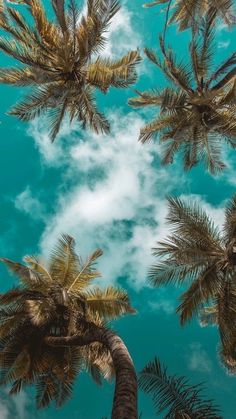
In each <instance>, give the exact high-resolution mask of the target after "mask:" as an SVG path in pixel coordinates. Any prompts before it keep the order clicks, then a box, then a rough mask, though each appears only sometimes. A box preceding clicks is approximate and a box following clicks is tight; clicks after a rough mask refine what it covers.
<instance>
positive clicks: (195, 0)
mask: <svg viewBox="0 0 236 419" xmlns="http://www.w3.org/2000/svg"><path fill="white" fill-rule="evenodd" d="M165 3H168V8H170V7H171V6H172V3H173V13H172V15H171V17H170V19H169V23H171V22H176V23H178V24H179V29H180V30H181V31H182V30H185V29H187V28H189V27H191V26H192V25H193V24H194V25H195V26H196V27H197V26H198V24H199V22H200V20H201V19H202V16H204V15H205V14H206V13H207V12H208V11H209V10H210V9H211V10H213V11H214V12H215V14H216V16H218V17H220V18H221V19H223V20H224V22H225V23H226V24H227V25H231V24H233V23H235V17H234V10H233V0H176V1H175V2H173V0H156V1H153V2H152V3H146V4H144V7H153V6H157V5H160V4H165Z"/></svg>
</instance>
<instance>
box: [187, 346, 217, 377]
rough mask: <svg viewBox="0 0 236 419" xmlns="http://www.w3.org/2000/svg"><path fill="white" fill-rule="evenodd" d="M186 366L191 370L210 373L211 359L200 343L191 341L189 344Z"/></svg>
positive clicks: (211, 367)
mask: <svg viewBox="0 0 236 419" xmlns="http://www.w3.org/2000/svg"><path fill="white" fill-rule="evenodd" d="M188 349H189V350H188V355H187V356H186V358H187V366H188V368H189V369H190V370H191V371H198V372H203V373H208V374H209V373H211V372H212V369H213V365H212V361H211V359H210V357H209V356H208V354H207V352H206V350H205V349H203V347H202V345H201V343H199V342H193V343H191V344H190V345H189V348H188Z"/></svg>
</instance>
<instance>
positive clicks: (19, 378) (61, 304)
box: [0, 235, 134, 407]
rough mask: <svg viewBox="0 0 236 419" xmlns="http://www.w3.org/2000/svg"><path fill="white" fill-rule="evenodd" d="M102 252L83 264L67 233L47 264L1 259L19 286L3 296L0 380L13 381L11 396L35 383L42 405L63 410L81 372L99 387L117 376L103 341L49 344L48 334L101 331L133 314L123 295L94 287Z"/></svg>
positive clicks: (29, 258) (82, 334)
mask: <svg viewBox="0 0 236 419" xmlns="http://www.w3.org/2000/svg"><path fill="white" fill-rule="evenodd" d="M101 254H102V251H101V250H100V249H98V250H96V251H95V252H94V253H93V254H92V255H91V256H89V258H88V259H87V260H86V261H85V262H82V260H81V258H80V256H79V255H78V254H77V253H75V242H74V240H73V239H72V238H71V237H70V236H67V235H65V236H62V237H61V239H60V240H59V241H58V245H57V246H56V248H55V249H54V250H53V252H52V254H51V258H50V261H49V264H48V265H47V266H44V265H43V264H42V263H41V262H40V261H39V260H38V259H37V258H35V257H32V256H27V257H25V262H26V264H25V265H23V264H21V263H17V262H13V261H11V260H9V259H1V260H2V261H3V262H4V263H5V264H6V265H7V266H8V267H9V268H10V270H11V271H12V272H13V273H15V274H17V275H18V277H19V279H20V282H21V286H19V287H17V288H13V289H12V290H10V291H8V292H6V293H4V294H2V295H1V296H0V305H1V306H2V307H1V309H0V314H1V320H0V345H1V354H0V368H1V376H0V378H1V384H9V383H12V387H11V390H10V393H11V394H15V393H18V392H19V391H20V390H21V388H22V387H24V386H26V385H31V384H35V385H36V401H37V406H38V407H44V406H46V405H48V404H49V403H50V401H53V400H55V402H56V404H57V406H60V405H61V404H62V403H63V402H64V401H65V400H66V399H67V398H68V397H69V396H70V395H71V392H72V385H73V381H74V380H75V377H76V375H77V374H78V373H79V371H80V370H81V369H83V368H85V369H86V370H87V371H88V372H90V374H91V376H92V377H93V378H94V379H95V381H96V382H98V383H101V377H102V376H104V377H105V378H109V377H111V376H112V375H113V363H112V359H111V356H110V353H109V351H108V350H107V348H106V347H105V346H104V345H103V344H102V343H98V342H94V343H91V344H89V345H87V346H83V347H77V346H70V347H69V346H65V345H64V346H50V345H49V344H48V343H47V341H46V337H47V336H54V337H57V336H58V337H60V336H67V337H70V336H72V335H74V334H78V333H79V334H81V336H86V333H88V328H87V324H88V323H91V324H95V325H96V326H99V327H100V326H103V325H104V324H106V323H107V321H109V320H112V319H115V318H117V317H119V316H121V315H122V314H124V313H133V312H134V310H133V309H132V308H131V307H130V304H129V299H128V295H127V293H126V292H125V291H123V290H121V289H117V288H114V287H112V286H110V287H107V288H104V289H101V288H99V287H98V286H93V287H91V283H92V281H93V280H94V279H96V278H98V277H99V276H100V274H99V272H98V271H97V270H96V269H95V268H94V263H95V261H96V260H97V258H98V257H99V256H101ZM53 339H55V338H53Z"/></svg>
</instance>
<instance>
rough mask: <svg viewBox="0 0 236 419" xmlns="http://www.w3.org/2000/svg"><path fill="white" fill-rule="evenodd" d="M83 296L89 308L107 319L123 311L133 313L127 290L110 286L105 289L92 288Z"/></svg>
mask: <svg viewBox="0 0 236 419" xmlns="http://www.w3.org/2000/svg"><path fill="white" fill-rule="evenodd" d="M85 298H86V303H87V306H88V308H89V310H90V311H92V312H95V313H96V312H97V313H99V315H100V316H102V317H103V318H105V319H107V320H111V319H115V318H117V317H120V316H121V315H122V314H125V313H135V310H133V309H132V308H131V306H130V301H129V297H128V294H127V292H126V291H123V290H121V289H118V288H114V287H112V286H110V287H108V288H105V289H101V288H97V287H95V288H92V289H91V290H88V291H87V292H86V294H85Z"/></svg>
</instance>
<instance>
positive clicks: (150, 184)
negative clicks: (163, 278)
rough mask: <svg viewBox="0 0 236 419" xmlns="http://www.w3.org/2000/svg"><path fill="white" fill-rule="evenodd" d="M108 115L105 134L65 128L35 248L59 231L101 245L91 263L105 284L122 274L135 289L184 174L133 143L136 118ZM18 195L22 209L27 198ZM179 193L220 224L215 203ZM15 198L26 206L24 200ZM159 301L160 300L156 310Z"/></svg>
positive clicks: (83, 245) (86, 246)
mask: <svg viewBox="0 0 236 419" xmlns="http://www.w3.org/2000/svg"><path fill="white" fill-rule="evenodd" d="M109 119H110V120H111V126H112V132H111V134H110V135H107V136H104V135H95V134H92V133H90V134H89V138H88V133H83V135H84V139H82V137H81V138H80V140H79V141H78V140H76V141H75V135H74V132H73V131H72V133H70V143H71V147H70V148H68V150H67V151H66V155H67V160H66V165H64V168H65V170H64V182H65V186H64V187H63V191H64V192H63V193H62V192H60V193H59V195H58V199H57V202H56V204H55V208H56V212H55V213H54V214H53V215H52V216H50V217H49V218H48V219H47V222H46V228H45V231H44V233H43V235H42V238H41V249H42V253H43V254H44V255H45V256H46V255H48V252H49V250H50V248H51V247H52V246H53V245H54V244H55V241H56V239H57V238H58V236H59V235H60V234H61V233H64V232H65V233H68V234H71V235H73V236H74V237H75V238H76V239H77V241H78V242H79V247H80V249H82V251H83V254H86V253H88V252H90V251H92V250H93V249H94V248H95V247H101V248H102V249H103V250H104V256H103V257H102V258H101V260H100V262H99V268H100V270H101V272H102V273H103V276H104V277H105V279H104V281H105V282H106V281H107V282H112V281H113V282H114V281H116V280H117V278H119V277H120V276H123V277H125V278H127V279H128V281H129V283H130V284H131V285H132V286H133V287H135V288H136V289H138V288H140V287H142V286H144V284H146V276H147V271H148V268H149V266H150V265H151V264H152V263H153V257H152V256H151V248H152V247H153V246H154V245H155V243H156V241H158V240H159V239H161V238H164V237H166V234H167V233H168V228H167V226H166V225H165V217H166V214H167V207H166V201H165V197H166V194H170V193H171V191H173V189H175V187H177V186H178V187H179V186H180V185H182V190H184V187H185V186H184V185H186V183H185V182H186V178H185V175H184V173H183V171H182V167H181V166H178V165H174V166H169V167H168V168H162V167H161V166H160V165H157V164H154V159H158V153H159V146H157V144H153V143H150V144H147V145H141V144H140V143H139V142H138V141H137V137H138V132H139V129H140V127H141V126H143V124H144V120H143V119H142V118H141V117H140V116H138V115H137V114H136V113H134V112H130V113H129V114H126V115H123V114H122V113H121V112H119V111H117V112H115V113H111V114H110V115H109ZM41 135H42V136H43V131H41ZM81 135H82V134H81ZM37 141H39V140H38V139H37ZM61 147H62V146H61ZM154 166H155V167H154ZM71 180H72V183H71ZM65 190H66V192H65ZM25 195H26V198H29V207H30V203H31V202H32V201H31V199H33V198H32V196H29V197H28V196H27V194H25ZM25 195H23V198H24V197H25ZM21 198H22V197H21ZM182 198H187V199H188V200H197V201H198V202H199V204H200V205H201V206H202V207H203V208H204V209H205V210H206V211H207V212H208V214H209V215H210V216H211V217H212V218H213V219H214V220H215V222H216V223H217V224H219V225H221V224H222V219H223V208H222V207H219V208H214V207H212V206H211V205H210V204H208V203H207V202H205V201H204V199H203V198H202V197H201V196H199V195H188V196H187V195H183V196H182ZM20 201H23V203H21V206H22V208H23V210H24V209H25V210H27V208H28V207H27V205H26V204H25V205H26V208H24V200H22V199H21V200H20ZM33 202H34V201H33ZM166 307H167V306H165V307H164V303H163V304H162V305H161V306H159V307H157V309H158V308H160V309H163V310H164V309H165V308H166ZM166 310H168V308H166Z"/></svg>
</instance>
